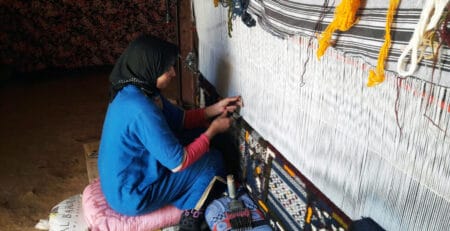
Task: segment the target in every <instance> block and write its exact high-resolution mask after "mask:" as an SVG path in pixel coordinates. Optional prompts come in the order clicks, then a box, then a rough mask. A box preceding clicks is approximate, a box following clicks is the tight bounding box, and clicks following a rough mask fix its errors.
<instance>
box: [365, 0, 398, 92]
mask: <svg viewBox="0 0 450 231" xmlns="http://www.w3.org/2000/svg"><path fill="white" fill-rule="evenodd" d="M399 3H400V0H391V1H390V2H389V9H388V12H387V15H386V33H385V35H384V43H383V46H381V48H380V53H379V54H378V62H377V69H376V70H370V71H369V79H368V81H367V86H368V87H373V86H375V85H377V84H380V83H381V82H383V81H384V63H385V60H386V58H387V56H388V54H389V48H390V47H391V24H392V21H393V20H394V15H395V13H396V12H397V7H398V4H399Z"/></svg>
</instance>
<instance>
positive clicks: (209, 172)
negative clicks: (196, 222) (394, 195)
mask: <svg viewBox="0 0 450 231" xmlns="http://www.w3.org/2000/svg"><path fill="white" fill-rule="evenodd" d="M224 174H225V173H224V168H223V158H222V154H221V153H220V152H219V151H216V150H210V151H209V152H207V153H205V154H204V155H203V156H202V157H201V158H200V159H199V160H198V161H196V162H195V163H194V164H192V165H191V166H189V167H188V168H186V169H185V170H183V171H181V172H176V173H169V174H167V175H166V176H165V177H164V178H162V179H161V180H160V181H159V182H158V183H156V184H154V185H152V190H151V191H152V192H150V194H151V195H149V198H152V199H151V201H148V202H149V203H148V206H145V207H147V210H148V211H147V212H150V211H153V210H156V209H158V208H160V207H162V206H164V205H167V204H173V205H174V206H176V207H177V208H179V209H183V210H184V209H192V208H194V207H195V205H196V204H197V202H198V200H199V199H200V198H201V196H202V194H203V192H204V191H205V189H206V187H207V186H208V184H209V183H210V181H211V180H212V179H213V178H214V176H224ZM144 203H145V202H144Z"/></svg>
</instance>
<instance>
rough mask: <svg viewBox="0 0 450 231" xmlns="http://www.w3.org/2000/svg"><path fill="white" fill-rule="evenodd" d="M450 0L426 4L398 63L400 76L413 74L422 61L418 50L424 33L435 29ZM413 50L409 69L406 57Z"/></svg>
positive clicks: (431, 0)
mask: <svg viewBox="0 0 450 231" xmlns="http://www.w3.org/2000/svg"><path fill="white" fill-rule="evenodd" d="M448 1H449V0H427V1H426V3H425V6H424V8H423V10H422V13H421V14H420V19H419V22H418V23H417V26H416V29H415V30H414V33H413V35H412V37H411V40H410V41H409V43H408V45H407V46H406V48H405V50H404V51H403V52H402V54H401V55H400V57H399V59H398V63H397V72H398V74H399V75H400V76H409V75H412V74H413V73H414V72H415V70H416V69H417V64H418V63H419V62H420V59H419V54H418V50H419V47H420V45H421V44H422V43H423V40H424V35H425V32H426V31H429V30H431V29H434V28H435V27H436V25H437V23H438V22H439V20H440V19H441V16H442V12H443V11H444V9H445V7H446V6H447V4H448ZM410 52H411V55H410V56H411V58H410V64H409V68H408V69H407V68H406V66H407V64H408V63H407V61H406V57H407V55H408V54H409V53H410Z"/></svg>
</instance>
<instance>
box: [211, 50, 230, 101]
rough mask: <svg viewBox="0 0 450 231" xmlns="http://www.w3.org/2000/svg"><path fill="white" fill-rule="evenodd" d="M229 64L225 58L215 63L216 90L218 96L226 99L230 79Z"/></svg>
mask: <svg viewBox="0 0 450 231" xmlns="http://www.w3.org/2000/svg"><path fill="white" fill-rule="evenodd" d="M231 68H232V66H231V64H230V62H228V60H227V59H225V57H220V58H219V61H218V62H217V66H216V70H215V73H217V76H216V81H214V82H215V85H216V89H217V91H218V93H219V94H220V96H222V97H226V96H228V92H229V90H230V89H229V88H230V77H231Z"/></svg>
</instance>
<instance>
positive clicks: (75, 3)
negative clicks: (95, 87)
mask: <svg viewBox="0 0 450 231" xmlns="http://www.w3.org/2000/svg"><path fill="white" fill-rule="evenodd" d="M169 2H171V3H170V7H169V8H170V15H171V18H172V20H171V22H170V23H166V1H164V0H146V1H137V0H135V1H117V0H116V1H112V0H106V1H103V0H102V1H100V0H31V1H30V0H22V1H12V0H3V1H0V64H2V65H3V66H5V65H6V66H8V67H10V68H13V69H14V70H16V71H19V72H29V71H36V70H42V69H48V68H67V69H72V68H80V67H91V66H103V65H112V64H114V62H115V60H116V59H117V58H118V57H119V55H120V54H121V52H122V51H123V50H124V49H125V47H126V46H127V45H128V43H129V42H130V41H131V40H132V39H133V38H135V37H136V36H137V35H138V34H140V33H143V32H145V33H150V34H153V35H155V36H158V37H161V38H163V39H167V40H169V41H172V42H175V43H176V34H175V9H176V7H175V4H174V3H172V2H174V1H169Z"/></svg>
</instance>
